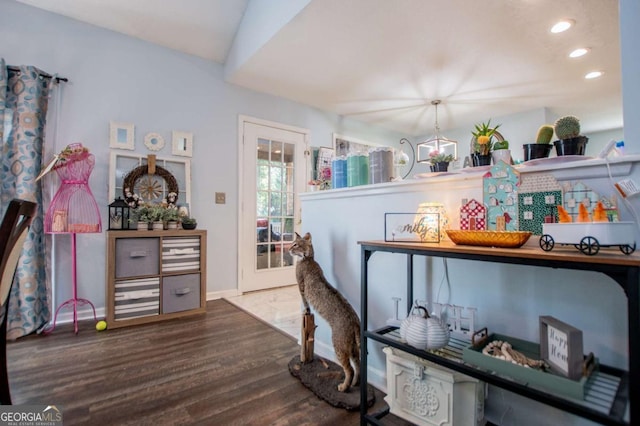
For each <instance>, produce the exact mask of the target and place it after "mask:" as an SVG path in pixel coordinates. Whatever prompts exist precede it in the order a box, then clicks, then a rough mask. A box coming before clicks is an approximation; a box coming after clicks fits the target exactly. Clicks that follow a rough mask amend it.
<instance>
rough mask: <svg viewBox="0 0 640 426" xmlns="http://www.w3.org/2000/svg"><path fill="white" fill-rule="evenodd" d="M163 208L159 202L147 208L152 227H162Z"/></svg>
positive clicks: (156, 228) (155, 228)
mask: <svg viewBox="0 0 640 426" xmlns="http://www.w3.org/2000/svg"><path fill="white" fill-rule="evenodd" d="M165 210H166V209H165V208H164V207H163V206H162V205H161V204H154V205H153V206H151V207H150V208H149V219H150V220H151V222H152V225H151V227H152V229H154V230H158V229H160V230H162V229H164V215H165Z"/></svg>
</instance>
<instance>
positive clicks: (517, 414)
mask: <svg viewBox="0 0 640 426" xmlns="http://www.w3.org/2000/svg"><path fill="white" fill-rule="evenodd" d="M627 158H630V157H627ZM632 158H634V160H633V161H634V163H633V168H632V167H631V164H629V163H628V162H627V163H624V164H626V165H624V166H623V165H621V164H619V163H612V164H615V165H612V166H611V170H612V174H613V176H614V179H615V180H616V181H617V180H620V179H622V178H623V176H626V175H627V174H630V175H631V176H633V179H634V180H635V181H636V182H638V181H640V156H634V157H632ZM618 161H620V159H616V160H612V162H618ZM625 161H627V160H625ZM595 163H596V164H595V165H593V166H590V167H589V168H585V169H580V168H579V166H576V168H575V169H570V168H568V167H566V166H564V165H556V166H551V167H549V170H538V172H540V171H542V172H545V173H552V174H553V175H554V176H555V177H556V178H557V179H558V180H559V181H568V182H576V181H581V182H584V183H585V184H586V185H588V186H589V187H591V188H592V189H594V190H595V191H596V192H598V193H599V194H603V195H607V196H611V195H612V194H614V193H615V190H614V189H613V186H612V183H611V182H610V181H609V178H608V170H607V166H606V164H605V162H604V161H599V162H598V161H595ZM574 166H575V164H574ZM520 170H521V171H522V172H523V173H524V172H525V170H524V169H520ZM529 170H531V169H529ZM529 173H535V171H529ZM481 175H482V173H475V174H464V173H463V174H458V175H449V176H444V177H439V178H437V179H435V180H434V178H428V179H423V180H413V181H407V182H399V183H390V184H382V185H375V186H373V185H369V186H365V187H356V188H346V189H339V190H331V191H323V192H319V193H309V194H304V195H303V196H302V197H301V198H302V200H303V201H302V206H303V209H302V212H303V223H304V224H305V227H304V231H305V232H307V231H308V232H310V233H311V235H312V241H313V245H314V250H315V259H316V261H317V262H318V263H319V264H320V265H321V266H322V268H323V271H324V274H325V276H326V278H327V280H328V281H329V282H330V283H331V284H332V285H333V286H335V287H336V288H337V289H338V290H339V291H340V292H341V293H342V294H344V295H345V297H346V298H347V299H348V300H349V301H350V302H351V304H352V305H353V306H354V308H355V309H356V310H357V312H360V309H361V304H362V301H361V300H360V288H361V284H360V275H361V274H360V271H361V269H360V268H361V258H360V246H359V245H358V241H366V240H384V214H385V213H402V212H405V213H411V212H415V211H417V210H418V206H419V204H420V203H422V202H440V203H443V204H444V206H445V207H446V209H447V214H448V216H449V220H450V224H451V228H453V229H459V208H460V205H461V200H462V199H463V198H467V199H471V198H475V199H477V200H482V179H481ZM631 203H632V204H631V205H632V208H633V209H634V210H635V212H636V214H638V213H640V199H636V198H634V199H632V200H631ZM619 209H620V215H621V220H634V216H633V213H632V212H631V209H630V208H629V207H628V206H627V205H625V204H624V203H622V201H619ZM335 218H340V220H336V219H335ZM636 234H637V235H636V241H640V233H638V232H636ZM537 239H539V237H536V236H533V237H531V240H530V242H531V243H532V244H533V247H534V248H536V247H537ZM571 249H572V250H573V248H572V247H571ZM488 250H490V249H488ZM603 250H614V251H615V252H617V253H619V252H618V250H617V248H613V249H603ZM576 254H578V255H581V254H580V253H579V252H578V251H577V250H576ZM447 265H448V279H449V280H448V282H447V281H446V279H445V274H444V267H443V261H442V259H437V258H433V259H430V258H425V257H421V256H415V257H414V268H415V269H414V271H415V272H414V280H415V281H414V300H415V299H419V300H428V301H429V302H430V303H431V302H440V303H452V304H455V305H458V306H464V307H476V308H478V315H477V322H476V324H477V325H478V326H479V327H478V328H480V327H483V326H486V327H488V329H489V331H490V332H492V333H500V334H505V335H507V336H514V337H517V338H521V339H525V340H528V341H533V342H538V341H539V327H538V318H539V316H540V315H551V316H554V317H556V318H558V319H560V320H562V321H564V322H567V323H569V324H571V325H573V326H574V327H577V328H578V329H580V330H582V331H583V340H584V351H585V353H589V352H593V353H594V354H595V355H596V356H597V357H598V358H599V361H600V362H601V363H603V364H607V365H611V366H614V367H618V368H622V369H625V370H628V368H629V367H628V363H629V357H628V344H627V331H628V327H627V313H628V312H627V309H626V307H627V299H626V297H625V293H624V291H623V289H622V288H621V287H620V286H619V285H618V284H617V283H616V282H615V281H613V280H612V279H611V278H609V277H607V276H604V275H602V274H598V273H592V272H587V271H570V270H561V269H551V268H535V267H528V266H522V265H502V264H495V263H490V262H479V261H464V260H456V259H449V260H447ZM368 290H369V297H368V305H367V306H368V310H369V322H368V328H369V329H376V328H379V327H382V326H384V325H385V323H386V320H387V319H389V318H393V317H394V314H395V312H394V302H393V299H392V298H394V297H399V298H402V301H401V305H400V318H404V315H405V314H406V311H405V310H404V309H405V308H404V307H406V302H407V301H406V258H405V256H404V255H397V254H389V253H380V252H379V253H375V254H373V255H372V257H371V259H370V261H369V286H368ZM316 324H317V325H318V329H317V330H316V341H315V344H316V350H318V351H319V352H320V353H321V354H322V355H324V356H328V357H331V356H332V353H331V346H330V345H331V343H330V342H331V340H330V331H329V328H328V325H327V324H326V322H325V321H324V320H323V319H321V318H316ZM368 359H369V381H370V382H371V383H374V384H375V385H377V386H380V387H381V388H383V389H384V388H385V371H384V370H385V365H384V354H383V353H382V350H381V345H380V344H377V343H375V342H372V341H370V342H369V358H368ZM509 407H511V409H510V410H509V416H508V417H505V419H504V422H505V423H501V422H500V418H501V416H502V415H503V414H505V413H507V409H508V408H509ZM487 411H488V416H489V419H490V420H491V421H492V422H494V423H498V424H517V425H539V424H563V425H564V424H581V425H582V424H590V423H589V422H586V421H584V420H583V419H578V418H574V417H573V416H569V415H567V414H566V413H562V412H560V411H558V410H555V409H552V408H550V407H548V406H544V405H542V404H539V403H534V402H532V401H529V400H527V399H524V398H520V397H516V396H514V395H513V394H510V393H508V392H505V391H503V390H501V389H498V388H494V387H492V388H491V389H490V393H489V400H488V402H487Z"/></svg>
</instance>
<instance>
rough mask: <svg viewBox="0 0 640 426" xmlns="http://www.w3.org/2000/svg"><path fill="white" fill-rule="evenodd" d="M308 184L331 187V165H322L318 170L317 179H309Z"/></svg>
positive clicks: (319, 187) (324, 187)
mask: <svg viewBox="0 0 640 426" xmlns="http://www.w3.org/2000/svg"><path fill="white" fill-rule="evenodd" d="M309 185H311V186H316V187H318V189H329V188H331V167H324V168H322V169H320V171H319V172H318V179H312V180H310V181H309Z"/></svg>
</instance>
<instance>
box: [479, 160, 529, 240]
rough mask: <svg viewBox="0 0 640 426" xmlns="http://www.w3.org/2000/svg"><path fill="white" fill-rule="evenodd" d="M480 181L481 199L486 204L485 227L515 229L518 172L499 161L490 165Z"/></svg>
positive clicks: (516, 220) (501, 229)
mask: <svg viewBox="0 0 640 426" xmlns="http://www.w3.org/2000/svg"><path fill="white" fill-rule="evenodd" d="M482 181H483V182H482V193H483V199H484V204H485V205H486V206H487V222H486V229H489V230H492V231H517V230H518V186H519V185H520V173H518V172H517V171H516V170H515V169H514V168H513V167H511V166H510V165H509V164H507V163H505V162H504V161H500V162H499V163H498V164H496V165H494V166H493V167H491V169H490V170H489V171H488V172H487V173H486V174H485V175H484V177H483V180H482Z"/></svg>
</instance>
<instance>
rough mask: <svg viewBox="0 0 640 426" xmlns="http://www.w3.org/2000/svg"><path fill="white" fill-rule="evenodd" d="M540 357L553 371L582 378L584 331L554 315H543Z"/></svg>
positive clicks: (541, 320)
mask: <svg viewBox="0 0 640 426" xmlns="http://www.w3.org/2000/svg"><path fill="white" fill-rule="evenodd" d="M540 357H541V358H542V359H543V360H545V361H546V362H547V364H549V366H550V367H551V370H552V371H554V372H556V373H558V374H561V375H563V376H565V377H568V378H569V379H571V380H580V378H581V377H582V375H583V368H582V366H583V361H584V353H583V346H582V331H581V330H578V329H577V328H575V327H573V326H571V325H569V324H567V323H564V322H562V321H560V320H558V319H556V318H554V317H551V316H541V317H540Z"/></svg>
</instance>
